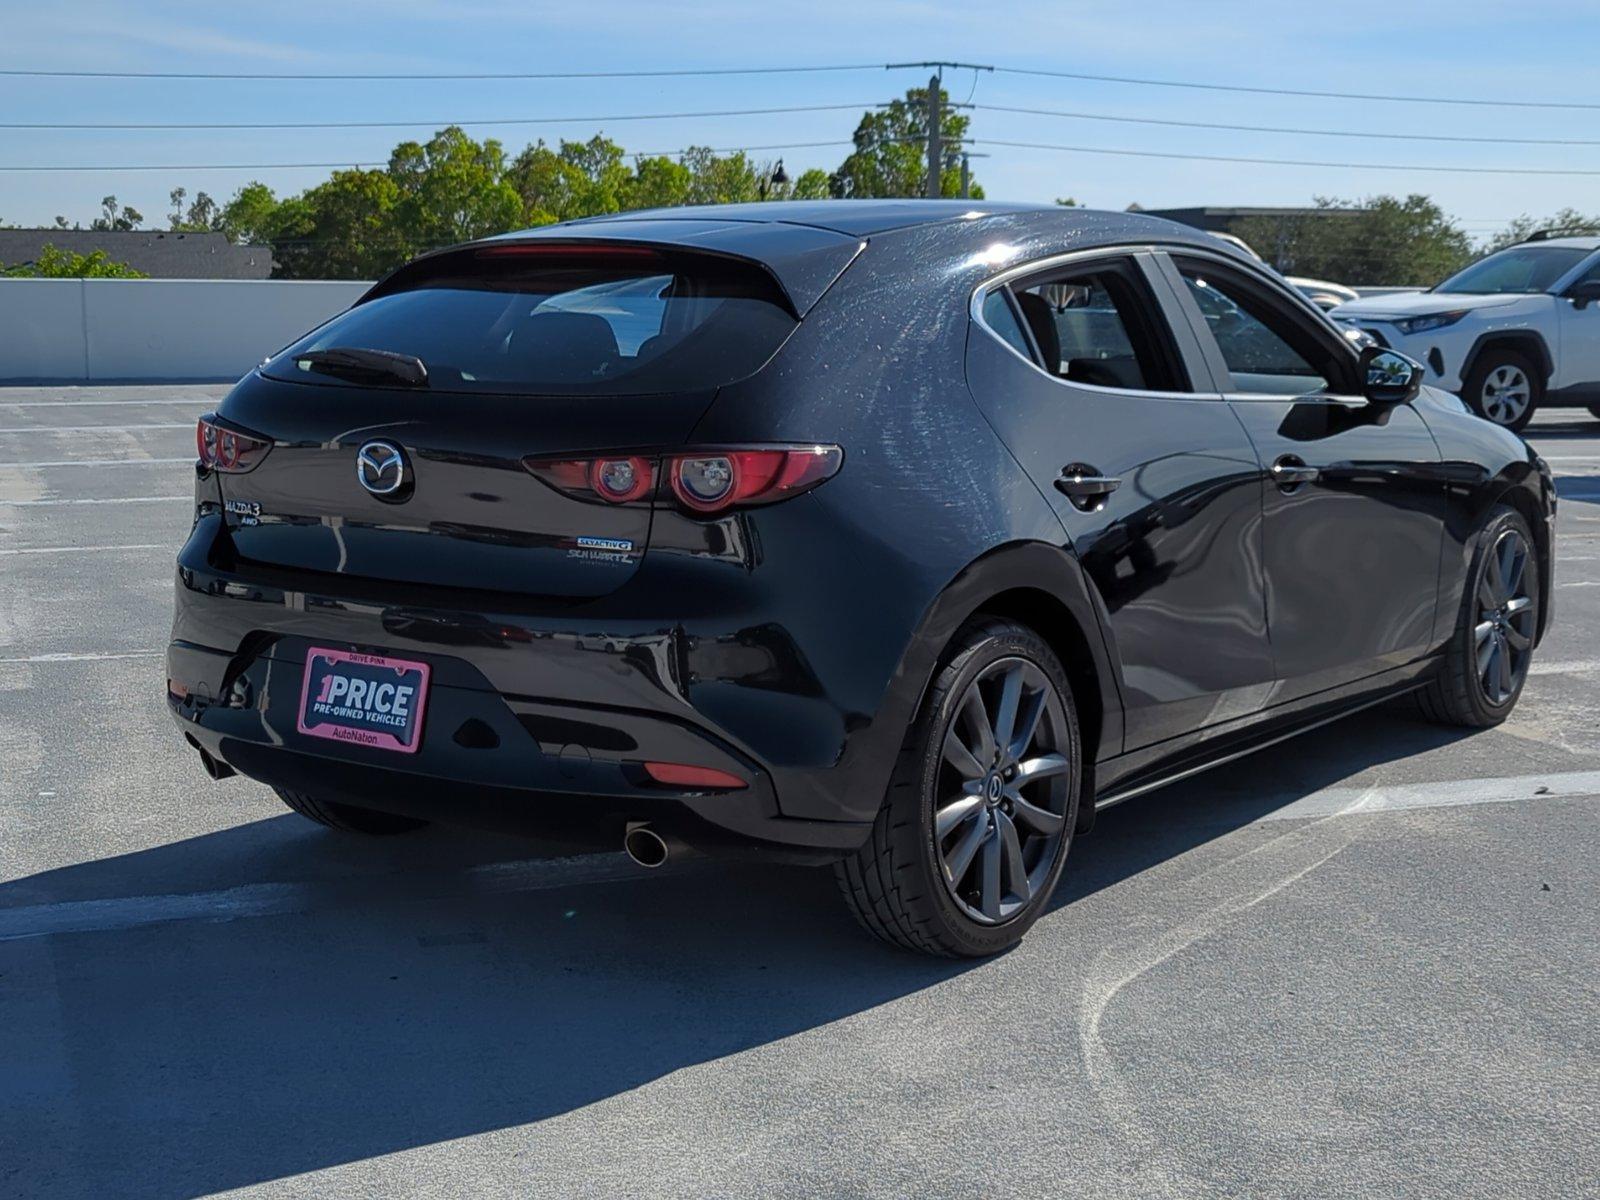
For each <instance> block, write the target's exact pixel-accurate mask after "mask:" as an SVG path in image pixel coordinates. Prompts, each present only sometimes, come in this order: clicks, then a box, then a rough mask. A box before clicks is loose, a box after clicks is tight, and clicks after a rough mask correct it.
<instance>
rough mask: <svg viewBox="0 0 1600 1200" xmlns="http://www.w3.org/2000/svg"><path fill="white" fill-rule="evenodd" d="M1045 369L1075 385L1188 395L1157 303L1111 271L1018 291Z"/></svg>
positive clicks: (1060, 277)
mask: <svg viewBox="0 0 1600 1200" xmlns="http://www.w3.org/2000/svg"><path fill="white" fill-rule="evenodd" d="M1014 295H1015V297H1016V300H1017V307H1018V309H1019V310H1020V311H1021V313H1022V317H1023V320H1025V321H1026V322H1027V324H1028V329H1029V331H1030V332H1031V333H1032V334H1033V340H1034V342H1035V344H1037V345H1038V347H1039V354H1040V357H1041V358H1042V359H1043V365H1044V369H1045V370H1046V371H1049V372H1050V373H1051V374H1052V375H1057V376H1059V377H1060V378H1062V379H1065V380H1068V381H1070V382H1073V383H1087V384H1093V385H1094V386H1096V387H1105V388H1128V389H1134V390H1140V391H1167V392H1178V391H1187V390H1188V386H1187V384H1186V382H1185V381H1184V380H1183V378H1182V373H1181V369H1180V368H1179V367H1178V365H1177V362H1176V354H1175V352H1174V351H1173V350H1172V349H1171V345H1170V342H1169V341H1168V338H1167V335H1166V333H1165V328H1164V326H1163V325H1161V323H1160V321H1161V318H1160V317H1159V316H1157V315H1156V314H1155V309H1154V302H1153V301H1152V300H1150V299H1149V296H1148V293H1146V292H1145V290H1144V288H1143V285H1142V284H1141V283H1139V282H1137V281H1136V279H1135V278H1134V276H1133V274H1132V270H1131V268H1123V267H1120V266H1114V265H1106V266H1103V267H1092V266H1091V267H1087V268H1080V269H1077V270H1073V271H1069V272H1062V273H1052V274H1051V275H1048V276H1045V277H1043V278H1041V279H1034V280H1027V281H1025V282H1022V283H1019V284H1016V285H1014Z"/></svg>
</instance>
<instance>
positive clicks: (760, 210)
mask: <svg viewBox="0 0 1600 1200" xmlns="http://www.w3.org/2000/svg"><path fill="white" fill-rule="evenodd" d="M1051 211H1056V212H1060V211H1062V210H1061V209H1060V208H1059V207H1056V206H1052V205H1048V204H1016V203H995V202H991V201H987V200H913V199H898V200H769V201H760V202H756V203H748V204H704V205H693V206H689V207H679V208H644V209H635V210H633V211H631V212H622V213H607V214H605V215H603V216H598V217H588V218H585V219H584V220H581V221H569V222H567V225H568V226H572V225H593V224H601V223H612V224H614V223H617V222H624V221H660V220H673V221H736V222H743V223H751V224H758V225H766V224H783V225H809V226H811V227H812V228H815V229H827V230H831V231H832V232H834V233H843V234H849V235H851V236H856V237H870V236H871V235H873V234H878V233H888V232H889V231H891V230H895V229H911V228H915V227H917V226H920V225H933V224H938V223H940V222H943V221H959V220H973V219H975V218H977V217H987V216H994V215H996V214H999V213H1022V212H1051Z"/></svg>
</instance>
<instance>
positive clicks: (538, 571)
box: [167, 201, 1555, 955]
mask: <svg viewBox="0 0 1600 1200" xmlns="http://www.w3.org/2000/svg"><path fill="white" fill-rule="evenodd" d="M1423 375H1424V368H1422V367H1420V366H1419V365H1417V364H1415V363H1413V362H1411V361H1410V360H1408V359H1405V358H1403V357H1402V356H1400V355H1398V354H1395V353H1393V352H1391V351H1386V350H1383V349H1381V348H1368V349H1365V350H1362V349H1359V348H1358V347H1356V346H1354V345H1352V343H1351V342H1350V341H1348V340H1346V338H1345V337H1343V336H1341V334H1340V332H1339V331H1338V329H1336V328H1335V327H1334V326H1332V325H1331V324H1330V323H1329V322H1328V321H1327V319H1326V318H1325V317H1323V315H1322V314H1321V312H1319V311H1318V310H1317V309H1316V308H1315V307H1313V306H1312V305H1311V304H1310V303H1309V302H1307V301H1306V300H1304V299H1303V298H1302V297H1300V296H1299V295H1298V294H1297V293H1296V292H1295V291H1293V290H1292V289H1291V288H1289V287H1288V286H1286V285H1285V284H1284V282H1283V281H1282V280H1281V279H1280V278H1279V277H1278V276H1276V275H1274V274H1272V273H1271V272H1270V271H1268V270H1266V269H1265V268H1263V267H1262V266H1261V265H1260V264H1258V263H1256V262H1254V261H1252V260H1250V259H1248V258H1246V257H1245V256H1243V255H1241V254H1239V253H1237V252H1235V251H1233V250H1232V249H1231V248H1229V247H1228V246H1226V245H1223V244H1222V243H1220V242H1217V241H1215V240H1213V239H1211V238H1210V237H1208V236H1207V235H1205V234H1203V233H1198V232H1195V231H1193V230H1188V229H1185V228H1183V227H1180V226H1177V225H1173V224H1169V223H1167V222H1163V221H1159V220H1155V219H1152V218H1147V217H1142V216H1136V215H1129V214H1112V213H1096V212H1086V211H1082V210H1076V209H1073V210H1062V209H1039V208H1034V207H1023V206H1006V205H990V204H976V205H973V204H968V203H965V202H962V203H945V202H939V201H878V202H872V201H867V202H845V201H838V202H821V203H789V204H778V203H773V204H758V205H741V206H731V207H721V208H701V209H678V210H672V211H668V212H643V213H631V214H623V215H619V216H614V217H605V218H600V219H594V220H589V221H580V222H575V223H570V224H565V225H556V226H550V227H546V228H542V229H537V230H532V231H529V232H526V233H516V234H510V235H507V236H504V237H497V238H491V239H488V240H485V241H481V242H475V243H471V244H468V245H464V246H459V247H456V248H454V249H450V250H446V251H443V252H440V253H436V254H431V255H428V256H427V257H424V258H421V259H418V260H417V261H415V262H412V263H410V264H409V265H407V266H405V267H403V268H401V269H400V270H398V271H396V272H395V273H394V274H392V275H390V276H389V277H388V278H387V279H384V280H383V281H382V282H380V283H378V284H377V285H376V286H375V287H373V288H372V289H371V290H370V291H369V292H368V293H367V294H366V295H365V296H364V297H363V298H362V299H361V300H360V302H358V303H357V304H356V305H355V306H354V307H352V308H351V309H350V310H349V311H347V312H345V313H343V314H341V315H340V316H337V317H335V318H334V319H333V320H331V321H329V322H328V323H327V324H325V325H323V326H322V327H321V328H319V329H317V330H315V331H313V332H311V333H310V334H308V335H306V336H305V337H304V338H303V339H302V340H300V341H298V342H296V343H294V344H293V345H291V346H290V347H288V348H287V349H286V350H284V351H282V352H281V353H279V354H277V355H275V356H273V357H272V358H271V359H269V360H267V361H266V362H265V363H263V364H262V365H261V367H260V368H259V369H257V370H255V371H253V372H251V374H250V375H249V376H248V377H247V378H245V379H244V380H242V381H241V382H240V383H239V385H238V386H237V387H236V388H235V389H234V390H233V391H232V392H231V393H230V394H229V396H228V397H227V399H226V400H225V401H224V402H223V403H222V404H221V405H220V406H219V407H218V409H217V411H216V412H215V413H212V414H208V415H207V416H205V417H204V418H203V419H202V420H201V422H200V424H199V428H198V430H197V441H198V451H199V461H198V464H197V467H196V485H195V502H196V507H195V521H194V528H193V531H192V533H191V534H190V536H189V539H188V542H187V544H185V546H184V547H183V549H182V552H181V554H180V555H179V559H178V573H177V576H178V577H177V615H176V621H175V623H174V627H173V635H172V643H171V647H170V649H169V652H168V666H167V674H168V685H167V687H168V702H169V704H170V706H171V710H172V713H173V715H174V717H175V719H176V720H177V723H178V726H179V728H180V729H181V730H182V731H183V733H184V735H185V736H186V738H187V739H188V741H189V742H190V743H191V744H192V745H193V746H194V747H195V748H196V749H197V750H198V751H199V752H200V756H201V759H202V761H203V763H204V765H205V767H206V769H207V770H208V771H209V772H210V774H211V775H213V776H214V777H218V778H220V777H225V776H227V775H231V774H233V773H235V772H238V773H241V774H244V775H246V776H249V777H250V778H253V779H257V780H260V781H262V782H264V783H266V784H269V785H271V786H272V787H273V788H274V789H276V791H277V793H278V795H280V796H281V797H282V798H283V800H284V802H285V803H286V804H288V805H289V806H290V807H291V808H293V809H295V810H297V811H298V812H300V813H303V814H304V815H305V816H307V817H310V818H311V819H313V820H316V821H320V822H322V823H323V824H326V825H330V826H333V827H335V828H338V829H345V830H354V831H359V832H363V833H394V832H399V831H402V830H406V829H410V828H413V827H415V826H417V825H419V824H421V823H423V822H425V821H430V820H439V821H447V822H459V823H463V824H475V825H481V826H489V827H498V828H509V829H515V830H523V831H528V832H533V833H546V834H552V835H556V834H559V835H561V836H564V837H572V836H580V835H581V836H595V837H600V838H603V839H606V841H607V843H608V844H611V845H623V844H626V846H627V847H628V849H629V851H630V853H632V854H633V855H634V857H635V858H636V859H638V860H640V861H642V862H645V863H651V862H657V861H660V859H661V858H662V857H663V856H664V855H665V854H666V853H667V852H668V847H670V846H672V845H675V844H678V843H680V842H681V843H687V844H689V845H692V846H695V847H698V848H701V849H705V850H710V851H723V852H739V853H750V852H752V851H755V852H759V853H768V854H775V855H781V856H786V857H788V858H791V859H800V860H810V861H816V862H829V863H832V864H833V866H834V870H835V871H836V872H837V876H838V880H839V883H840V885H841V890H842V891H843V893H844V896H845V898H846V900H847V901H848V902H849V904H850V905H851V907H852V908H853V909H854V911H855V913H856V915H857V916H858V917H859V918H860V920H861V921H862V923H863V924H864V925H865V926H866V927H867V928H868V929H869V930H871V931H872V932H873V933H876V934H878V935H879V936H881V937H883V938H885V939H887V940H889V941H891V942H895V943H898V944H900V945H902V946H906V947H909V948H912V949H916V950H922V951H927V952H931V953H940V954H952V955H981V954H987V953H991V952H994V951H997V950H1000V949H1003V948H1004V947H1006V946H1008V945H1010V944H1012V943H1014V942H1015V941H1016V940H1017V939H1018V938H1020V937H1021V936H1022V935H1023V933H1024V932H1025V931H1026V929H1027V928H1028V926H1029V925H1030V924H1031V923H1032V922H1033V921H1034V920H1035V919H1036V918H1037V917H1038V916H1039V915H1040V913H1041V912H1042V911H1043V910H1044V909H1045V908H1046V906H1047V905H1048V904H1049V900H1050V895H1051V892H1052V891H1053V890H1054V888H1055V886H1056V883H1057V881H1058V880H1059V878H1060V876H1061V873H1062V869H1063V866H1064V864H1065V862H1066V859H1067V853H1068V850H1069V848H1070V846H1071V843H1072V839H1073V837H1074V836H1075V835H1076V834H1081V833H1084V832H1085V831H1086V830H1088V829H1089V827H1090V826H1091V824H1092V823H1093V820H1094V814H1095V811H1096V810H1097V809H1099V808H1104V807H1105V806H1107V805H1110V804H1115V803H1117V802H1118V801H1121V800H1124V799H1127V798H1129V797H1131V796H1134V795H1137V794H1138V793H1140V792H1143V791H1146V790H1148V789H1150V788H1153V787H1157V786H1159V785H1161V784H1163V783H1167V782H1170V781H1171V780H1173V779H1176V778H1179V777H1181V776H1184V775H1187V774H1189V773H1192V772H1194V771H1197V770H1200V769H1202V768H1204V767H1208V766H1213V765H1216V764H1219V763H1224V762H1228V761H1230V760H1232V759H1235V758H1237V757H1238V756H1239V755H1241V754H1243V753H1245V752H1247V751H1250V750H1252V749H1255V748H1258V747H1260V746H1263V745H1265V744H1268V743H1270V742H1273V741H1275V740H1278V739H1280V738H1283V737H1286V736H1288V735H1290V734H1293V733H1296V732H1299V731H1302V730H1305V729H1308V728H1311V727H1313V726H1315V725H1317V724H1319V723H1322V722H1324V721H1327V720H1329V719H1331V718H1333V717H1336V716H1340V715H1342V714H1345V713H1348V712H1350V711H1352V710H1354V709H1356V708H1359V707H1361V706H1363V705H1367V704H1371V703H1375V702H1377V701H1379V700H1382V699H1386V698H1389V697H1392V696H1397V695H1400V694H1402V693H1414V694H1415V697H1416V699H1417V700H1418V702H1419V703H1420V704H1421V706H1422V708H1423V710H1424V711H1425V712H1426V713H1428V714H1430V715H1431V716H1433V717H1435V718H1437V719H1439V720H1443V721H1448V722H1453V723H1457V724H1463V725H1469V726H1488V725H1493V724H1495V723H1497V722H1499V721H1501V720H1503V719H1504V718H1505V716H1506V715H1507V713H1508V712H1510V710H1511V708H1512V706H1513V705H1514V704H1515V703H1516V701H1517V697H1518V694H1519V692H1520V690H1521V688H1522V685H1523V681H1524V679H1525V678H1526V677H1527V672H1528V666H1529V660H1530V657H1531V655H1532V654H1533V651H1534V647H1535V646H1536V645H1537V643H1538V641H1539V638H1540V636H1541V634H1542V633H1543V631H1544V630H1545V628H1546V627H1547V626H1548V624H1549V621H1550V598H1551V578H1550V571H1551V566H1550V564H1551V551H1550V547H1551V540H1552V530H1553V522H1554V516H1555V492H1554V489H1553V487H1552V484H1551V480H1550V475H1549V473H1548V471H1547V469H1546V468H1545V466H1544V464H1543V463H1542V461H1541V460H1540V459H1539V458H1538V457H1537V456H1536V455H1535V454H1534V453H1533V452H1532V451H1531V450H1530V449H1529V448H1528V447H1527V446H1526V445H1525V444H1524V443H1523V442H1521V441H1520V440H1519V439H1518V438H1517V437H1516V436H1515V435H1513V434H1510V433H1507V432H1506V431H1504V430H1502V429H1499V428H1497V427H1496V426H1494V425H1491V424H1489V423H1488V422H1486V421H1483V420H1480V419H1478V418H1477V417H1474V416H1471V415H1469V414H1468V413H1467V412H1466V410H1465V409H1464V408H1463V407H1462V405H1461V404H1460V403H1459V402H1458V401H1456V400H1455V399H1454V398H1453V397H1451V396H1448V395H1446V394H1443V393H1441V392H1437V391H1434V390H1432V389H1430V388H1428V387H1426V386H1423Z"/></svg>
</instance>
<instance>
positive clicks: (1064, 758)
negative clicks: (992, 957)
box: [836, 619, 1081, 958]
mask: <svg viewBox="0 0 1600 1200" xmlns="http://www.w3.org/2000/svg"><path fill="white" fill-rule="evenodd" d="M1080 779H1081V770H1080V758H1079V746H1078V720H1077V713H1076V712H1075V711H1074V708H1073V704H1072V690H1071V688H1070V687H1069V685H1068V683H1067V678H1066V674H1065V672H1064V671H1063V670H1062V667H1061V663H1060V662H1059V661H1058V660H1057V659H1056V656H1055V655H1054V654H1053V653H1051V651H1050V647H1049V646H1047V645H1046V644H1045V643H1044V641H1043V639H1041V638H1040V637H1039V636H1038V634H1036V633H1034V632H1033V631H1032V630H1031V629H1028V628H1027V627H1026V626H1022V625H1018V624H1015V623H1013V622H1010V621H1000V620H993V619H989V620H981V621H979V622H976V623H975V624H973V625H970V626H968V627H967V628H966V629H965V630H964V631H963V632H962V633H961V634H960V635H958V637H957V639H956V642H955V646H954V649H953V651H952V652H951V654H950V656H949V657H948V659H947V660H946V662H945V665H944V667H943V668H942V669H941V670H940V671H939V673H938V675H937V676H936V677H935V679H934V681H933V685H932V687H931V688H930V689H929V693H928V697H927V699H926V701H925V702H924V704H923V711H922V713H921V715H920V716H919V717H918V718H917V721H916V722H915V724H914V725H913V726H912V728H911V730H910V732H909V734H908V735H907V737H906V741H905V744H904V745H903V747H902V748H901V752H900V757H899V760H898V761H897V763H896V765H895V769H894V774H893V776H892V777H891V779H890V783H889V792H888V795H887V797H886V798H885V801H884V805H883V808H882V809H881V810H880V811H879V813H878V819H877V821H876V822H875V823H874V825H873V828H872V835H871V837H869V838H868V839H867V842H866V844H865V845H864V846H862V847H861V849H860V850H859V851H857V852H856V853H855V854H854V855H853V856H852V857H850V858H848V859H845V860H844V861H843V862H841V863H839V864H838V866H837V867H836V873H837V877H838V881H839V886H840V890H841V891H843V893H844V896H845V899H846V900H847V901H848V902H849V904H850V906H851V907H852V908H853V909H854V910H855V914H856V917H857V919H858V920H859V921H860V922H861V924H862V925H864V926H865V927H866V928H867V929H868V930H869V931H870V932H871V933H873V934H875V935H877V936H878V937H880V938H882V939H883V940H885V941H887V942H891V943H893V944H895V945H899V946H903V947H905V948H907V949H910V950H918V951H921V952H923V953H925V954H939V955H947V956H951V957H964V958H976V957H980V956H982V955H986V954H995V953H998V952H999V951H1001V950H1005V949H1007V948H1008V947H1010V946H1012V945H1014V944H1016V943H1017V942H1018V941H1020V940H1021V938H1022V935H1023V934H1024V933H1026V932H1027V930H1028V927H1029V926H1030V925H1032V924H1033V922H1034V921H1035V920H1037V919H1038V917H1039V914H1040V913H1042V912H1043V911H1044V909H1045V906H1046V905H1047V904H1048V903H1049V902H1050V896H1051V893H1052V892H1054V891H1055V886H1056V881H1057V880H1058V879H1060V877H1061V870H1062V866H1063V865H1064V864H1065V862H1066V858H1067V851H1068V849H1069V848H1070V847H1071V843H1072V834H1073V827H1074V825H1075V823H1076V821H1077V810H1078V802H1079V798H1078V790H1079V782H1080Z"/></svg>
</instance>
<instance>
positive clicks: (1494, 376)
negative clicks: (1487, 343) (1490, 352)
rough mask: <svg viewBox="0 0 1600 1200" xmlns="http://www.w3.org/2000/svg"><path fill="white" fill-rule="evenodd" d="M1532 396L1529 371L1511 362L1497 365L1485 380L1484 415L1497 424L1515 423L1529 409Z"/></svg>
mask: <svg viewBox="0 0 1600 1200" xmlns="http://www.w3.org/2000/svg"><path fill="white" fill-rule="evenodd" d="M1532 398H1533V384H1532V383H1531V382H1529V380H1528V373H1527V372H1526V371H1524V370H1523V369H1522V368H1521V367H1514V366H1512V365H1511V364H1510V363H1506V364H1504V365H1502V366H1498V367H1496V368H1495V369H1494V370H1492V371H1490V372H1489V374H1488V375H1487V376H1486V377H1485V379H1484V381H1483V406H1482V407H1483V415H1484V416H1486V417H1488V418H1489V419H1490V420H1491V421H1493V422H1494V423H1495V424H1496V425H1511V424H1513V423H1515V422H1516V421H1517V420H1518V418H1520V417H1521V416H1522V414H1523V413H1525V412H1527V411H1528V404H1529V402H1530V401H1531V400H1532Z"/></svg>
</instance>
